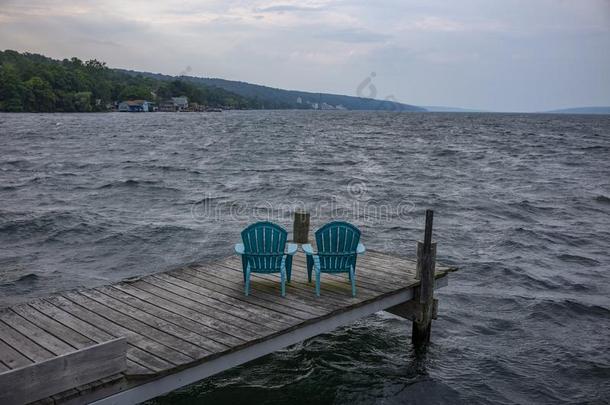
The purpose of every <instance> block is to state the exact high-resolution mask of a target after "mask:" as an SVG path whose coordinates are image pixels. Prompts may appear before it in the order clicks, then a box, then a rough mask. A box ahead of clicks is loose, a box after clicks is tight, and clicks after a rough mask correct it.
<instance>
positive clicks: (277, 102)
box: [123, 70, 427, 112]
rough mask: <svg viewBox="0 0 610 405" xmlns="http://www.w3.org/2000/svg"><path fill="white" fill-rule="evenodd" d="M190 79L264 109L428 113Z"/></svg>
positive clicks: (157, 76)
mask: <svg viewBox="0 0 610 405" xmlns="http://www.w3.org/2000/svg"><path fill="white" fill-rule="evenodd" d="M123 72H125V73H128V74H131V75H142V76H144V77H148V78H151V79H158V80H174V79H175V77H174V76H168V75H163V74H160V73H149V72H137V71H132V70H124V71H123ZM180 79H181V80H184V81H186V82H189V83H192V84H196V85H204V86H209V87H211V88H216V89H223V90H226V91H230V92H231V93H235V94H239V95H240V96H242V97H246V98H248V99H250V100H255V101H256V102H258V103H260V104H261V106H262V108H267V109H286V108H290V109H315V108H316V107H317V108H320V109H325V107H330V108H333V107H338V106H340V107H341V108H345V109H347V110H369V111H370V110H376V111H408V112H424V111H427V110H426V109H425V108H422V107H418V106H415V105H410V104H404V103H399V102H397V101H393V100H378V99H373V98H366V97H354V96H345V95H341V94H329V93H310V92H306V91H298V90H284V89H276V88H274V87H267V86H261V85H259V84H252V83H246V82H239V81H234V80H225V79H214V78H207V77H194V76H180Z"/></svg>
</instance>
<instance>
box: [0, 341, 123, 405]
mask: <svg viewBox="0 0 610 405" xmlns="http://www.w3.org/2000/svg"><path fill="white" fill-rule="evenodd" d="M126 348H127V343H126V341H125V339H123V338H120V339H115V340H111V341H110V342H106V343H101V344H97V345H93V346H90V347H88V348H85V349H81V350H76V351H72V352H70V353H66V354H63V355H61V356H57V357H53V358H51V359H48V360H45V361H42V362H39V363H35V364H32V365H27V366H24V367H20V368H17V369H14V370H10V371H7V372H4V373H2V374H0V403H2V404H6V405H12V404H25V403H28V402H33V401H37V400H39V399H43V398H46V397H48V396H51V395H54V394H57V393H59V392H62V391H66V390H68V389H73V388H74V387H78V386H80V385H83V384H86V383H90V382H92V381H96V380H99V379H100V378H104V377H107V376H109V375H114V374H117V373H120V372H122V371H124V370H125V368H126V363H125V361H126Z"/></svg>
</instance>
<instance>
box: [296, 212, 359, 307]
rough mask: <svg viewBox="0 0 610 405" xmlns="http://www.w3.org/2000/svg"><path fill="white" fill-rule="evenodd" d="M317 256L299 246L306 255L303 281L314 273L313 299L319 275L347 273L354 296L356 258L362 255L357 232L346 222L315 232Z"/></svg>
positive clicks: (309, 249)
mask: <svg viewBox="0 0 610 405" xmlns="http://www.w3.org/2000/svg"><path fill="white" fill-rule="evenodd" d="M316 245H317V248H318V252H317V253H314V251H313V248H312V246H311V245H310V244H306V245H303V251H304V252H305V254H306V255H307V278H308V279H309V282H311V273H312V271H313V270H315V272H316V295H317V296H320V276H321V274H322V273H348V275H349V280H350V281H351V284H352V296H353V297H355V296H356V258H357V256H358V255H359V254H363V253H364V252H365V250H366V249H365V247H364V245H363V244H362V243H360V230H359V229H358V228H356V227H355V226H354V225H352V224H349V223H347V222H341V221H334V222H330V223H328V224H326V225H324V226H323V227H322V228H320V229H318V230H317V231H316Z"/></svg>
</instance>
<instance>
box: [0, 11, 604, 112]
mask: <svg viewBox="0 0 610 405" xmlns="http://www.w3.org/2000/svg"><path fill="white" fill-rule="evenodd" d="M0 49H15V50H18V51H29V52H36V53H43V54H45V55H48V56H51V57H54V58H64V57H71V56H77V57H79V58H82V59H90V58H96V59H98V60H102V61H105V62H107V63H108V65H109V66H111V67H121V68H128V69H136V70H146V71H152V72H161V73H166V74H172V75H177V74H190V75H194V76H207V77H221V78H226V79H234V80H242V81H247V82H252V83H257V84H264V85H268V86H273V87H280V88H286V89H297V90H305V91H313V92H318V91H319V92H332V93H340V94H348V95H360V96H376V97H377V98H382V99H383V98H390V99H395V100H398V101H401V102H405V103H409V104H417V105H446V106H456V107H471V108H481V109H487V110H497V111H540V110H548V109H554V108H562V107H572V106H594V105H610V0H495V1H494V0H480V1H476V0H472V1H471V0H460V1H457V0H436V1H435V0H421V1H409V0H375V1H373V0H345V1H322V0H321V1H307V0H302V1H291V0H285V1H239V0H220V1H216V0H209V1H177V2H171V1H158V2H155V1H153V0H146V1H140V0H127V1H126V0H120V1H118V0H104V1H87V2H85V1H82V2H81V1H74V0H71V1H67V0H66V1H64V0H56V1H53V0H51V1H30V0H18V1H6V0H0ZM367 78H369V79H371V81H370V83H372V85H373V86H369V85H368V84H369V81H366V82H365V80H367Z"/></svg>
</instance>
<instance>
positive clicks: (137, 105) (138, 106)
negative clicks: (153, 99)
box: [119, 100, 153, 112]
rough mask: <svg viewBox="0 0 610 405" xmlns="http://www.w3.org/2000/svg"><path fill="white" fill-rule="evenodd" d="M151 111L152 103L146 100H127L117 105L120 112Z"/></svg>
mask: <svg viewBox="0 0 610 405" xmlns="http://www.w3.org/2000/svg"><path fill="white" fill-rule="evenodd" d="M152 110H153V108H152V103H150V102H149V101H146V100H127V101H121V102H120V103H119V111H120V112H149V111H152Z"/></svg>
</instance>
